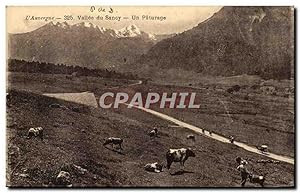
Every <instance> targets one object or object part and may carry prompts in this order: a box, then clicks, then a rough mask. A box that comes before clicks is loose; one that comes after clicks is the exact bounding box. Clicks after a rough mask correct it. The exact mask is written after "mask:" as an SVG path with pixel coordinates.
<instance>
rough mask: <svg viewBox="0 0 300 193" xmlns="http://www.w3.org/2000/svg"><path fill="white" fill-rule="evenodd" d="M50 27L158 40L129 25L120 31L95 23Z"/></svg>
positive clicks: (53, 24) (62, 24) (61, 24)
mask: <svg viewBox="0 0 300 193" xmlns="http://www.w3.org/2000/svg"><path fill="white" fill-rule="evenodd" d="M49 25H50V26H56V27H60V28H63V29H67V28H68V29H71V28H72V27H83V28H88V29H97V30H99V31H100V33H102V34H104V33H105V34H109V35H110V36H112V37H116V38H126V37H144V38H148V39H151V40H156V38H155V35H152V34H149V33H146V32H143V31H141V30H140V29H139V28H138V27H137V26H136V25H134V24H133V25H129V26H127V27H124V28H122V29H120V30H113V29H106V28H104V27H99V26H97V25H95V24H93V23H90V22H81V23H76V24H73V25H69V24H68V23H67V22H62V23H60V22H53V21H52V22H50V23H49Z"/></svg>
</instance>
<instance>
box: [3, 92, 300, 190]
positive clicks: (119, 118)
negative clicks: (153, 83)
mask: <svg viewBox="0 0 300 193" xmlns="http://www.w3.org/2000/svg"><path fill="white" fill-rule="evenodd" d="M7 97H8V101H7V117H8V122H7V128H8V129H7V134H8V137H7V140H8V141H7V142H8V143H7V144H8V157H7V158H8V160H7V161H8V169H7V178H8V182H7V185H8V186H10V187H19V186H33V187H48V186H50V187H51V186H54V185H55V177H56V175H57V174H58V173H59V171H60V170H67V171H69V172H70V173H71V175H72V183H73V186H87V187H93V186H102V187H109V186H125V187H126V186H138V187H143V186H164V187H165V186H174V187H178V186H196V187H238V186H239V181H240V176H239V172H238V171H236V166H237V165H236V163H235V161H234V159H235V157H237V156H242V157H243V158H247V159H248V160H249V167H250V168H251V169H252V170H253V171H255V172H256V173H259V174H267V180H266V186H269V187H270V186H272V187H277V186H293V185H294V182H293V179H294V166H293V165H291V164H287V163H280V164H266V165H263V164H258V163H256V161H257V160H258V159H262V158H263V157H262V156H259V155H256V154H253V153H249V152H247V151H245V150H243V149H241V148H238V147H236V146H233V145H230V144H223V143H221V142H218V141H214V140H211V139H208V138H205V137H202V136H201V135H198V134H197V133H194V134H195V135H196V137H197V139H196V142H195V143H192V142H189V141H187V140H186V139H185V136H186V135H187V134H190V133H193V132H191V131H189V130H187V129H184V128H176V129H175V130H174V128H173V127H170V123H169V122H167V121H164V120H161V119H159V118H157V117H155V116H152V115H149V114H147V113H145V112H140V111H137V110H134V109H126V108H122V109H115V110H114V111H109V110H101V109H96V108H92V107H86V106H83V105H79V104H75V103H70V102H66V101H61V100H58V99H54V98H49V97H47V96H41V95H37V94H33V93H29V92H25V91H17V90H9V94H8V96H7ZM53 103H58V104H61V105H63V106H65V107H67V108H51V107H49V105H50V104H53ZM74 109H76V111H74ZM32 126H42V127H44V128H45V139H44V141H43V142H41V141H40V140H38V139H32V140H27V139H26V134H27V130H28V128H29V127H32ZM154 126H157V127H159V128H160V137H159V138H156V139H153V140H151V139H150V138H149V136H148V135H147V132H148V131H149V130H151V129H152V128H153V127H154ZM109 136H118V137H122V138H123V139H124V147H125V150H124V152H122V153H118V152H116V151H112V150H111V149H110V148H109V147H108V148H105V147H103V146H102V143H103V139H104V138H106V137H109ZM176 147H192V148H193V149H195V153H196V155H197V157H196V158H191V159H189V160H188V161H187V162H186V167H185V169H184V171H183V172H178V170H179V168H178V165H177V164H174V165H173V166H172V168H171V171H170V173H169V172H168V171H166V170H165V171H164V172H162V173H159V174H155V173H148V172H145V171H144V169H143V166H144V165H145V164H146V163H149V162H155V161H159V162H163V163H165V159H164V158H165V152H166V151H167V150H168V149H169V148H176ZM73 164H75V165H78V166H80V167H82V168H85V169H87V172H86V173H85V174H84V175H82V174H80V173H78V171H76V170H75V169H74V167H73ZM247 186H255V185H253V184H247Z"/></svg>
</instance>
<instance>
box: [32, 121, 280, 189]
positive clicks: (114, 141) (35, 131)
mask: <svg viewBox="0 0 300 193" xmlns="http://www.w3.org/2000/svg"><path fill="white" fill-rule="evenodd" d="M43 131H44V129H43V128H42V127H35V128H30V129H29V130H28V133H27V139H30V138H32V137H39V138H40V139H41V140H42V141H43V135H44V132H43ZM210 134H211V132H210ZM148 135H149V136H150V138H155V137H158V129H157V128H154V129H153V130H151V131H150V132H149V133H148ZM186 138H187V140H192V141H195V140H196V138H195V135H187V137H186ZM229 141H230V142H231V143H234V137H232V136H230V137H229ZM123 142H124V140H123V139H121V138H117V137H109V138H107V139H105V141H104V143H103V146H106V145H111V148H112V149H113V150H114V149H116V148H117V149H119V150H123V147H122V144H123ZM189 157H196V155H195V153H194V152H193V150H192V149H191V148H180V149H169V150H168V151H167V152H166V163H167V165H166V166H165V165H164V164H159V163H158V162H155V163H147V164H146V165H145V166H144V169H145V170H146V171H149V172H155V173H160V172H163V168H164V167H166V168H167V169H168V170H169V169H170V168H171V165H172V163H173V162H179V163H180V166H181V167H184V163H185V162H186V161H187V159H188V158H189ZM236 162H237V164H238V167H237V170H238V171H240V174H241V186H244V185H245V183H246V181H247V179H248V178H249V181H250V182H251V183H258V184H260V185H261V186H262V187H263V186H264V181H265V176H263V175H254V174H252V173H251V172H249V171H248V169H247V164H248V162H247V161H246V160H243V159H242V158H240V157H237V158H236ZM275 162H276V163H278V161H272V160H259V161H257V163H275ZM56 182H57V184H60V185H66V186H70V185H71V184H70V174H69V172H66V171H60V173H59V174H58V176H57V177H56Z"/></svg>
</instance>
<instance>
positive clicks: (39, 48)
mask: <svg viewBox="0 0 300 193" xmlns="http://www.w3.org/2000/svg"><path fill="white" fill-rule="evenodd" d="M171 36H172V34H171V35H155V34H150V33H146V32H144V31H142V30H140V29H139V28H138V27H137V26H136V25H130V26H127V27H125V28H122V29H120V30H114V29H106V28H104V27H99V26H97V25H95V24H93V23H89V22H81V23H77V24H74V25H69V24H68V23H67V22H62V23H60V22H50V23H48V24H46V25H44V26H42V27H40V28H38V29H36V30H34V31H31V32H28V33H21V34H9V46H8V47H9V52H8V53H9V58H14V59H23V60H27V61H32V60H34V61H41V62H50V63H64V64H67V65H79V66H83V67H89V68H118V66H121V65H123V64H125V63H130V62H133V61H135V60H136V59H137V58H138V57H139V56H141V55H142V54H145V53H146V52H147V51H148V50H149V49H150V48H151V47H152V46H153V45H154V44H156V43H157V42H158V41H160V40H162V39H163V38H167V37H171Z"/></svg>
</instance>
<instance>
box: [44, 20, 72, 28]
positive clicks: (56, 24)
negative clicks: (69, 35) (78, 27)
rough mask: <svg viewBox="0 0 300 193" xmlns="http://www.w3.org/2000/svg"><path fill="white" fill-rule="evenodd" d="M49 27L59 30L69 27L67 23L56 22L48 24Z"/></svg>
mask: <svg viewBox="0 0 300 193" xmlns="http://www.w3.org/2000/svg"><path fill="white" fill-rule="evenodd" d="M49 24H50V25H51V26H56V27H61V28H64V29H66V28H68V27H69V26H70V25H69V24H68V23H67V22H62V23H60V22H58V21H52V22H50V23H49Z"/></svg>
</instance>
